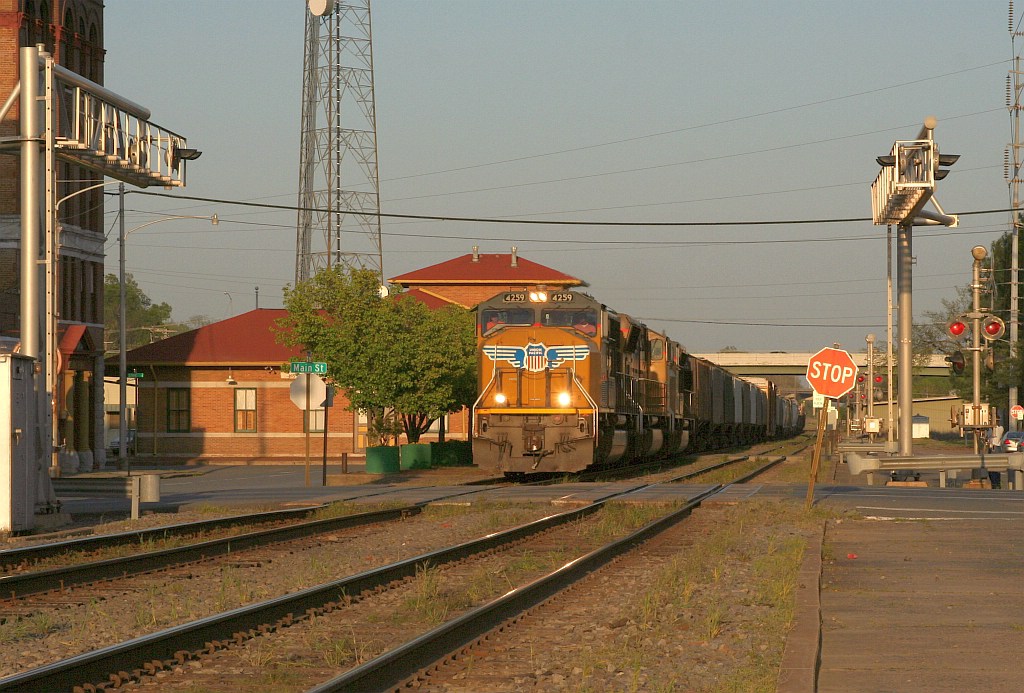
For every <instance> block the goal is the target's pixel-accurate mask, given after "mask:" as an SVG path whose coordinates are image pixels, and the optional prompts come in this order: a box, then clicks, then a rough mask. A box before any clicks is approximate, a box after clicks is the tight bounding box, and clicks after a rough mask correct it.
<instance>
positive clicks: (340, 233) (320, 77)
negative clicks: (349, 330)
mask: <svg viewBox="0 0 1024 693" xmlns="http://www.w3.org/2000/svg"><path fill="white" fill-rule="evenodd" d="M305 36H306V40H305V55H304V60H303V82H302V132H301V139H300V157H299V202H298V207H299V212H298V221H297V224H296V243H295V246H296V247H295V281H296V283H298V282H300V281H303V280H306V279H309V278H310V277H311V276H313V275H315V274H316V273H317V272H319V271H320V270H322V269H325V268H327V267H332V266H334V265H344V266H346V267H349V268H366V269H372V270H374V271H376V272H377V273H378V274H379V275H381V276H382V277H383V271H384V270H383V257H382V249H381V233H380V215H379V212H380V183H379V178H378V174H377V117H376V110H375V107H374V92H373V49H372V41H371V33H370V0H308V7H307V10H306V32H305Z"/></svg>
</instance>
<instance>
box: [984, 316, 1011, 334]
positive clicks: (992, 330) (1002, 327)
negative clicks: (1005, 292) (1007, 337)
mask: <svg viewBox="0 0 1024 693" xmlns="http://www.w3.org/2000/svg"><path fill="white" fill-rule="evenodd" d="M1005 332H1006V323H1005V322H1003V319H1002V318H999V317H996V316H995V315H989V316H987V317H986V318H985V319H984V320H983V321H982V324H981V336H982V337H984V338H985V339H999V338H1000V337H1002V336H1003V334H1004V333H1005Z"/></svg>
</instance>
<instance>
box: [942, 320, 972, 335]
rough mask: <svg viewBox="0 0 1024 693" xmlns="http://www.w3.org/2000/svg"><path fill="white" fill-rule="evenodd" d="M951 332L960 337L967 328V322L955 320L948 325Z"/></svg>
mask: <svg viewBox="0 0 1024 693" xmlns="http://www.w3.org/2000/svg"><path fill="white" fill-rule="evenodd" d="M947 329H948V330H949V333H950V334H951V335H953V336H954V337H959V336H960V335H962V334H963V333H964V332H965V331H966V330H967V323H965V322H964V321H963V320H953V321H952V322H950V323H949V325H947Z"/></svg>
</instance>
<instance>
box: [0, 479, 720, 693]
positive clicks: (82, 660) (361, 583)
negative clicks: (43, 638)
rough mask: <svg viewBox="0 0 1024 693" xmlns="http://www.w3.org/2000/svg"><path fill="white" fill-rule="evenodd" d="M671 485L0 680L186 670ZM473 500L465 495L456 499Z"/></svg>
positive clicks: (90, 680)
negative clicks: (219, 652) (428, 572)
mask: <svg viewBox="0 0 1024 693" xmlns="http://www.w3.org/2000/svg"><path fill="white" fill-rule="evenodd" d="M691 473H692V472H687V473H686V474H683V475H680V476H679V477H675V478H674V479H681V478H683V477H685V476H687V475H689V474H691ZM672 480H673V479H670V480H666V481H660V482H655V483H645V484H639V485H637V486H634V487H631V488H628V489H623V490H621V491H618V492H615V493H610V494H608V495H606V496H603V497H601V498H598V499H596V500H595V501H593V502H592V503H591V504H590V505H587V506H584V507H582V508H575V509H573V510H568V511H565V512H561V513H556V514H553V515H551V516H548V517H546V518H541V519H539V520H535V521H533V522H530V523H527V524H524V525H520V526H519V527H514V528H512V529H509V530H505V531H503V532H496V533H494V534H490V535H487V536H485V537H481V538H479V539H474V540H471V541H468V542H464V543H462V544H458V545H455V546H451V547H447V548H444V549H440V550H438V551H433V552H429V553H426V554H421V555H419V556H416V557H413V558H409V559H405V560H402V561H398V562H396V563H393V564H390V565H387V566H383V567H381V568H376V569H373V570H368V571H364V572H362V573H358V574H356V575H352V576H349V577H346V578H342V579H340V580H335V581H332V582H329V583H325V584H322V585H317V586H315V587H310V588H307V589H305V590H300V591H298V592H294V593H291V594H287V595H283V596H280V597H276V598H274V599H270V600H266V601H263V602H259V603H257V604H250V605H247V606H243V607H239V608H237V609H233V610H231V611H228V612H225V613H222V614H217V615H214V616H210V617H207V618H204V619H199V620H197V621H192V622H190V623H185V624H182V625H179V626H174V627H172V628H168V629H165V630H162V631H159V632H157V633H152V634H150V635H144V636H141V637H138V638H135V639H133V640H129V641H127V642H123V643H119V644H117V645H111V646H109V647H105V648H101V649H98V650H94V651H92V652H87V653H84V654H81V655H78V656H76V657H72V658H70V659H65V660H61V661H58V662H53V663H51V664H47V665H44V666H41V667H37V668H34V669H30V670H28V671H24V672H20V673H18V674H14V675H12V676H9V677H6V678H3V679H0V691H22V690H67V689H71V688H73V687H75V686H83V685H88V684H93V685H98V684H102V683H104V682H107V681H111V680H115V679H116V681H118V682H120V683H124V682H126V681H128V680H131V679H133V678H137V677H138V676H141V675H142V674H143V673H146V672H152V671H156V670H158V669H160V668H162V667H163V666H165V665H167V664H171V663H173V662H181V663H183V662H184V661H187V660H188V659H190V658H192V657H193V656H194V655H195V653H202V652H212V651H215V650H216V649H218V648H219V647H224V646H227V644H229V643H232V642H235V643H237V642H242V641H244V640H246V639H248V638H250V637H255V636H257V635H259V634H260V633H262V632H266V631H267V630H272V629H274V628H275V627H277V625H282V624H288V623H290V622H292V621H293V620H295V619H296V615H297V614H298V615H299V616H298V617H299V618H301V616H302V615H303V614H308V613H313V612H315V611H317V610H321V609H324V608H325V607H330V606H331V605H333V604H336V603H337V602H338V601H340V600H343V599H344V597H345V596H346V595H357V594H360V593H362V592H364V591H369V590H374V589H376V588H379V587H381V586H384V585H387V584H389V583H392V582H395V581H398V580H402V579H405V578H407V577H414V576H415V575H416V573H417V570H422V568H423V566H437V565H443V564H445V563H450V562H455V561H460V560H463V559H465V558H468V557H469V556H473V555H475V554H479V553H482V552H485V551H489V550H492V549H496V548H500V547H501V546H503V545H507V544H512V543H515V542H518V541H520V540H522V539H525V538H527V537H529V536H532V535H534V534H538V533H540V532H543V531H546V530H548V529H550V528H552V527H556V526H559V525H562V524H566V523H569V522H573V521H575V520H578V519H581V518H583V517H586V516H587V515H590V514H592V513H595V512H597V511H598V510H600V509H601V508H603V507H604V505H605V504H606V503H607V502H609V501H612V500H614V499H616V498H619V497H623V496H626V495H629V494H632V493H636V492H637V491H640V490H642V489H645V488H649V487H652V486H658V485H662V484H666V483H671V481H672ZM721 488H722V487H721V486H720V485H719V486H715V487H712V490H711V491H705V492H704V493H703V494H702V495H701V497H702V498H706V497H707V495H708V494H709V493H712V492H716V493H717V491H719V490H721ZM475 492H476V491H466V492H463V493H461V494H456V495H465V494H469V493H475ZM654 524H657V523H654ZM641 531H643V530H641ZM659 531H660V530H659ZM634 534H636V533H634ZM631 536H632V535H631ZM584 558H586V557H584ZM580 560H583V559H578V560H577V561H573V562H572V563H578V562H579V561H580ZM349 690H351V689H349Z"/></svg>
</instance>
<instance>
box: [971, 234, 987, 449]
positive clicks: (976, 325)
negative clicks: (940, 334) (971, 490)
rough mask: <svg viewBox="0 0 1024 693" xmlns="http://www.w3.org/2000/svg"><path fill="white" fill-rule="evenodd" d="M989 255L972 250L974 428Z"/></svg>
mask: <svg viewBox="0 0 1024 693" xmlns="http://www.w3.org/2000/svg"><path fill="white" fill-rule="evenodd" d="M987 255H988V251H987V250H986V249H985V246H983V245H976V246H974V247H973V248H971V256H972V257H973V258H974V262H973V263H972V265H971V294H972V303H971V307H972V311H971V312H972V313H973V314H974V317H973V318H971V367H972V368H973V369H974V373H972V378H971V380H972V385H973V389H974V392H973V395H972V398H971V404H972V407H971V412H972V413H971V421H970V425H971V426H972V427H977V426H978V425H979V424H980V423H981V262H982V260H984V259H985V257H986V256H987ZM979 430H980V429H978V428H973V429H972V432H973V434H974V454H975V455H977V454H978V452H979V451H978V431H979Z"/></svg>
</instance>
